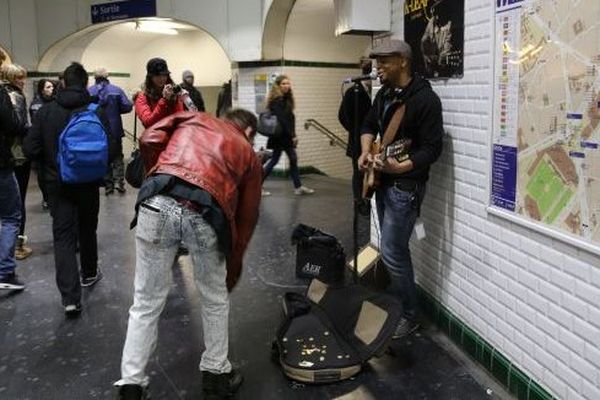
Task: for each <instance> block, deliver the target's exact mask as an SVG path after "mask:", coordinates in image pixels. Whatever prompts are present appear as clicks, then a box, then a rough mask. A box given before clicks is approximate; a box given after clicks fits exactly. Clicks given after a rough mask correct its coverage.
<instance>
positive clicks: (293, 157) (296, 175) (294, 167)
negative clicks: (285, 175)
mask: <svg viewBox="0 0 600 400" xmlns="http://www.w3.org/2000/svg"><path fill="white" fill-rule="evenodd" d="M284 151H285V154H287V156H288V158H289V160H290V176H291V177H292V181H293V182H294V188H296V189H298V188H299V187H300V186H302V183H301V182H300V172H299V171H298V155H297V154H296V149H294V148H293V147H286V148H277V149H274V150H273V157H271V159H270V160H269V162H268V163H267V165H265V169H264V171H263V181H264V180H265V179H267V177H268V176H269V174H270V173H271V171H273V168H274V167H275V165H277V163H278V162H279V159H280V158H281V153H282V152H284Z"/></svg>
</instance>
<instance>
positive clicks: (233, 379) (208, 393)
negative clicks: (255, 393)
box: [202, 369, 244, 400]
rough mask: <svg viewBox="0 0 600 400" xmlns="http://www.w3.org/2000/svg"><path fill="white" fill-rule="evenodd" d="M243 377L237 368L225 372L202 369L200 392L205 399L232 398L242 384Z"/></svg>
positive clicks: (219, 399)
mask: <svg viewBox="0 0 600 400" xmlns="http://www.w3.org/2000/svg"><path fill="white" fill-rule="evenodd" d="M243 381H244V378H243V377H242V374H241V373H240V372H239V371H238V370H237V369H232V370H231V372H229V373H227V374H213V373H212V372H208V371H202V393H203V394H204V396H203V399H205V400H222V399H230V398H233V395H234V394H235V392H237V390H238V389H239V388H240V386H241V385H242V382H243Z"/></svg>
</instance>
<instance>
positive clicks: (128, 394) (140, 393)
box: [117, 385, 149, 400]
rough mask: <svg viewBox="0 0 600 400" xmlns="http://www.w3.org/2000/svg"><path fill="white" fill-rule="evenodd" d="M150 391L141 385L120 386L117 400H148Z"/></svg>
mask: <svg viewBox="0 0 600 400" xmlns="http://www.w3.org/2000/svg"><path fill="white" fill-rule="evenodd" d="M146 399H149V397H148V390H147V389H146V388H145V387H143V386H140V385H123V386H119V390H118V392H117V400H146Z"/></svg>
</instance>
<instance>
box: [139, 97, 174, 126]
mask: <svg viewBox="0 0 600 400" xmlns="http://www.w3.org/2000/svg"><path fill="white" fill-rule="evenodd" d="M184 110H185V107H184V106H183V102H182V101H181V99H180V98H179V97H178V98H177V100H176V101H175V103H173V104H169V102H168V101H167V100H166V99H165V98H163V97H161V98H160V99H159V100H158V101H157V102H152V101H150V99H149V98H148V96H146V94H145V93H144V92H140V93H138V95H137V97H136V99H135V114H136V115H137V116H138V118H139V119H140V121H142V124H143V125H144V128H148V127H149V126H152V125H154V124H155V123H157V122H158V121H160V120H161V119H163V118H165V117H167V116H169V115H171V114H175V113H176V112H179V111H184Z"/></svg>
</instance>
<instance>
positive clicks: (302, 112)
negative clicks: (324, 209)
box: [235, 67, 358, 180]
mask: <svg viewBox="0 0 600 400" xmlns="http://www.w3.org/2000/svg"><path fill="white" fill-rule="evenodd" d="M235 72H237V73H238V75H239V82H240V84H239V100H238V101H239V102H238V106H240V107H244V108H247V109H250V110H253V111H256V110H255V104H254V94H255V93H254V77H255V75H257V74H267V75H271V74H280V73H285V74H286V75H288V76H289V77H290V79H291V81H292V87H293V90H294V96H295V99H296V110H295V114H296V134H297V135H298V138H299V145H298V160H299V165H300V166H301V167H302V166H312V167H315V168H317V169H319V170H320V171H322V172H324V173H325V174H327V175H328V176H332V177H337V178H344V179H348V180H349V179H350V177H351V176H352V166H351V163H350V159H349V158H348V157H346V150H345V149H342V148H340V147H337V146H331V145H330V143H329V139H327V137H326V136H324V135H323V134H321V133H319V132H318V131H317V130H316V129H314V128H309V129H308V130H305V129H304V122H305V121H306V119H308V118H313V119H316V120H317V121H319V122H320V123H321V124H323V125H324V126H325V127H327V128H328V129H329V130H331V131H333V132H334V133H335V134H336V135H338V136H339V137H341V138H343V139H344V140H347V133H346V131H345V130H344V129H343V127H342V126H341V125H340V124H339V122H338V120H337V112H338V107H339V105H340V101H341V87H340V86H341V82H342V80H343V79H344V78H345V77H347V76H352V75H355V74H357V72H358V70H356V69H344V68H308V67H268V68H267V67H265V68H243V69H240V70H236V71H235ZM264 142H266V141H265V140H264V138H261V137H259V139H258V140H257V143H256V145H257V146H261V145H263V143H264ZM286 163H287V158H286V157H285V156H283V157H282V158H281V161H280V163H279V164H278V168H283V167H285V166H286V165H287V164H286Z"/></svg>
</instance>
